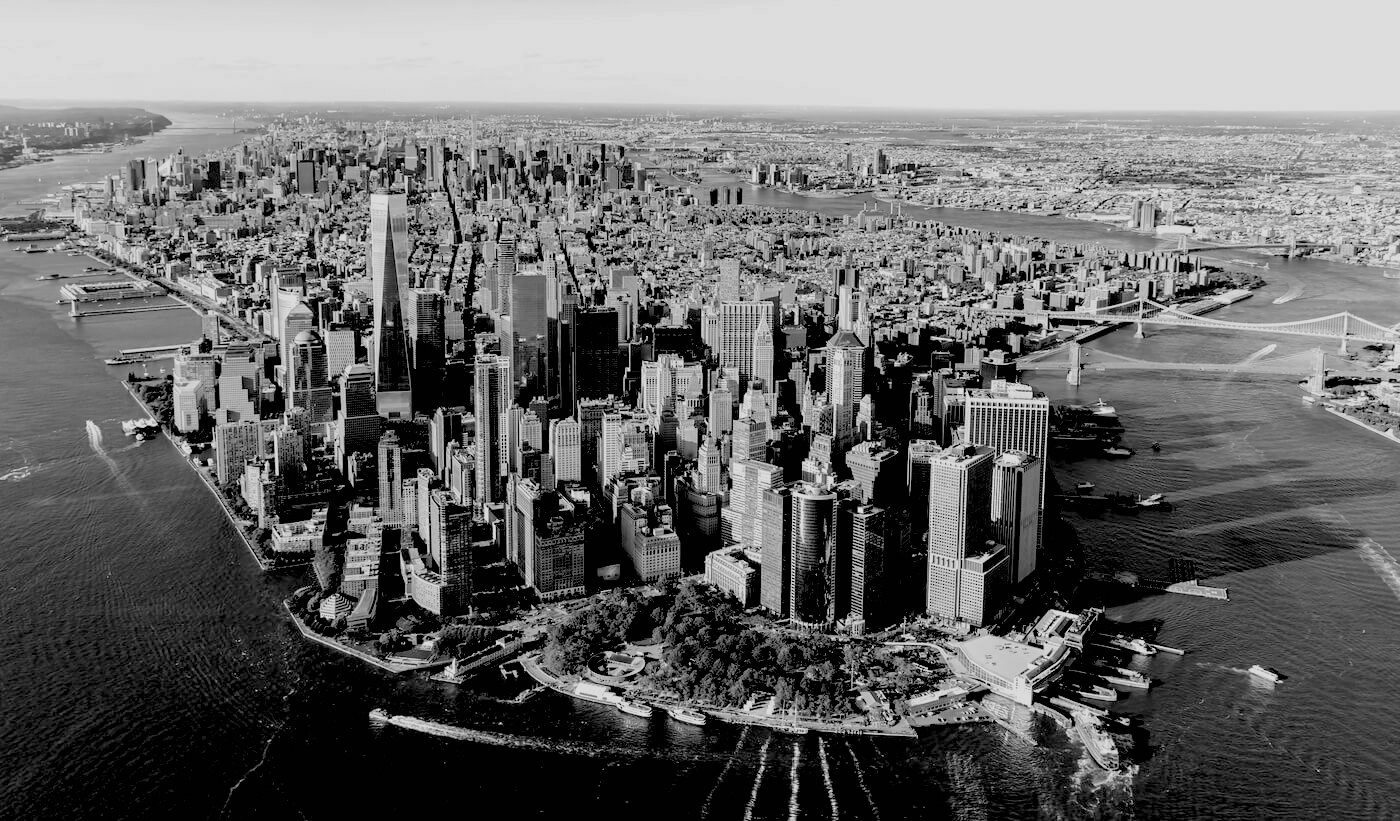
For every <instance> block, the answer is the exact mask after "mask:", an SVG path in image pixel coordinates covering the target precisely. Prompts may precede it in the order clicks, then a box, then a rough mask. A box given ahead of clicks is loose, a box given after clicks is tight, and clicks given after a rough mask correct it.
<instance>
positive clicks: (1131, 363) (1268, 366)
mask: <svg viewBox="0 0 1400 821" xmlns="http://www.w3.org/2000/svg"><path fill="white" fill-rule="evenodd" d="M1274 348H1275V346H1273V345H1269V346H1268V347H1266V348H1263V349H1261V350H1259V351H1257V352H1255V353H1254V354H1252V355H1250V356H1248V357H1246V358H1244V359H1242V360H1240V361H1239V362H1156V361H1151V360H1146V359H1134V358H1132V357H1128V356H1122V355H1120V354H1115V353H1109V352H1108V351H1103V350H1099V349H1097V348H1085V347H1082V346H1080V345H1079V344H1078V343H1073V342H1072V343H1070V344H1069V345H1068V346H1066V347H1063V348H1053V349H1051V350H1049V351H1045V352H1043V353H1038V354H1031V355H1030V356H1026V357H1022V358H1021V359H1019V360H1017V363H1016V364H1017V366H1018V367H1019V369H1020V370H1022V371H1066V372H1067V375H1068V379H1069V381H1070V382H1071V383H1072V384H1079V381H1080V375H1081V373H1082V372H1083V371H1099V372H1103V371H1196V372H1200V373H1237V374H1243V375H1251V374H1272V375H1280V376H1297V377H1306V378H1308V380H1309V386H1310V387H1311V388H1313V389H1315V391H1316V392H1318V393H1321V392H1322V389H1323V387H1324V386H1325V384H1326V379H1327V376H1328V375H1329V374H1330V375H1332V376H1345V377H1374V376H1376V375H1377V374H1376V371H1373V370H1367V369H1366V368H1364V367H1361V366H1359V365H1358V364H1357V363H1356V362H1353V361H1351V360H1349V359H1345V358H1343V357H1342V356H1340V355H1339V354H1329V353H1327V352H1326V351H1324V350H1323V349H1322V348H1312V349H1309V350H1306V351H1299V352H1297V353H1291V354H1286V355H1283V356H1276V357H1270V356H1269V354H1270V353H1272V352H1273V350H1274Z"/></svg>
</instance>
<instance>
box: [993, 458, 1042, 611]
mask: <svg viewBox="0 0 1400 821" xmlns="http://www.w3.org/2000/svg"><path fill="white" fill-rule="evenodd" d="M1039 461H1040V460H1038V459H1036V458H1035V457H1034V456H1032V455H1030V454H1029V453H1022V452H1020V451H1014V450H1008V451H1004V452H1002V453H1000V454H998V455H997V458H996V465H995V467H994V468H993V472H992V509H991V514H992V537H993V538H994V539H995V540H996V542H997V543H998V544H1002V545H1005V546H1006V549H1007V550H1008V551H1009V553H1010V561H1011V570H1012V573H1011V581H1012V582H1015V583H1017V584H1019V583H1020V582H1022V581H1024V580H1025V579H1026V578H1027V577H1029V576H1030V575H1031V574H1032V573H1034V572H1035V567H1036V559H1037V551H1038V548H1039V545H1040V533H1041V529H1040V528H1041V502H1040V500H1041V498H1042V495H1043V494H1042V489H1041V481H1042V477H1043V476H1044V470H1043V468H1042V466H1041V465H1040V464H1038V462H1039Z"/></svg>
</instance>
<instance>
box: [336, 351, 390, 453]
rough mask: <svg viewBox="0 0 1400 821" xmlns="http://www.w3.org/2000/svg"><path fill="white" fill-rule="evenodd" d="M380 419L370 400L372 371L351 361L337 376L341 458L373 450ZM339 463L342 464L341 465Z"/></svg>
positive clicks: (372, 391) (377, 439) (372, 399)
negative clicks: (351, 363) (338, 383)
mask: <svg viewBox="0 0 1400 821" xmlns="http://www.w3.org/2000/svg"><path fill="white" fill-rule="evenodd" d="M380 424H381V420H380V418H379V412H378V408H377V407H376V406H375V403H374V373H373V372H372V371H371V370H370V369H369V366H368V365H364V364H357V365H351V366H349V367H348V368H346V369H345V372H344V373H342V374H341V377H340V420H339V423H338V425H339V427H338V430H337V433H338V437H337V438H338V443H337V444H338V447H337V450H338V451H339V453H340V455H341V457H342V458H347V457H349V456H350V454H352V453H374V450H375V443H376V442H378V441H379V430H380ZM342 467H343V466H342Z"/></svg>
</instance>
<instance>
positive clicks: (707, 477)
mask: <svg viewBox="0 0 1400 821" xmlns="http://www.w3.org/2000/svg"><path fill="white" fill-rule="evenodd" d="M696 461H697V462H698V464H697V465H696V476H697V478H698V480H699V481H698V486H699V488H700V490H703V491H705V492H706V493H721V494H722V493H724V488H722V487H721V486H720V482H721V481H722V477H721V474H720V466H719V462H720V459H719V442H717V441H715V437H714V436H711V435H706V436H705V441H703V442H701V443H700V455H699V458H698V459H697V460H696Z"/></svg>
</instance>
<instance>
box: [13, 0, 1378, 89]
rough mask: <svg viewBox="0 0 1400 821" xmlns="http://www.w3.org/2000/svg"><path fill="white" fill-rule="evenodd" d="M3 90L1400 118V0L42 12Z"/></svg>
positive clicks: (157, 0) (520, 1)
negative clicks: (1379, 113) (1341, 113)
mask: <svg viewBox="0 0 1400 821" xmlns="http://www.w3.org/2000/svg"><path fill="white" fill-rule="evenodd" d="M4 3H5V4H6V5H11V4H13V5H14V8H11V9H7V10H6V11H5V14H4V18H5V24H4V25H3V26H0V99H3V100H8V101H15V100H74V101H78V100H81V101H84V102H94V101H111V102H118V101H121V102H136V103H141V102H158V101H170V100H199V101H209V102H217V101H244V102H290V101H297V102H370V101H386V102H430V101H435V102H458V101H503V102H504V101H509V102H517V101H518V102H576V103H649V104H657V105H660V106H664V105H668V104H669V105H678V106H679V105H684V104H713V105H736V106H748V105H752V106H765V105H794V106H823V105H825V106H838V107H851V106H870V107H887V108H907V109H991V110H1002V109H1011V110H1037V111H1045V110H1080V111H1083V110H1094V111H1099V110H1137V111H1142V110H1241V111H1247V110H1270V111H1279V110H1309V111H1319V110H1369V111H1376V110H1396V109H1400V84H1397V83H1396V78H1397V77H1400V49H1397V48H1396V47H1395V46H1394V43H1395V38H1396V32H1397V31H1400V25H1397V24H1400V3H1395V2H1393V0H1366V2H1358V1H1357V0H1332V1H1331V2H1326V3H1308V4H1303V3H1298V2H1296V0H1276V1H1275V2H1267V0H1209V1H1207V0H1169V2H1156V3H1150V2H1141V1H1140V0H1139V1H1138V2H1134V0H1114V1H1113V2H1107V1H1101V0H1039V2H1022V0H953V1H952V2H950V1H949V0H863V1H862V0H842V2H834V1H833V0H748V1H747V2H743V1H741V0H692V1H691V2H676V1H675V0H495V1H494V2H489V3H487V2H479V0H455V1H454V0H412V2H400V1H398V0H374V1H373V2H367V0H178V2H177V1H175V0H123V1H122V2H119V3H112V2H106V0H42V1H41V2H27V3H26V2H22V0H4Z"/></svg>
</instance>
